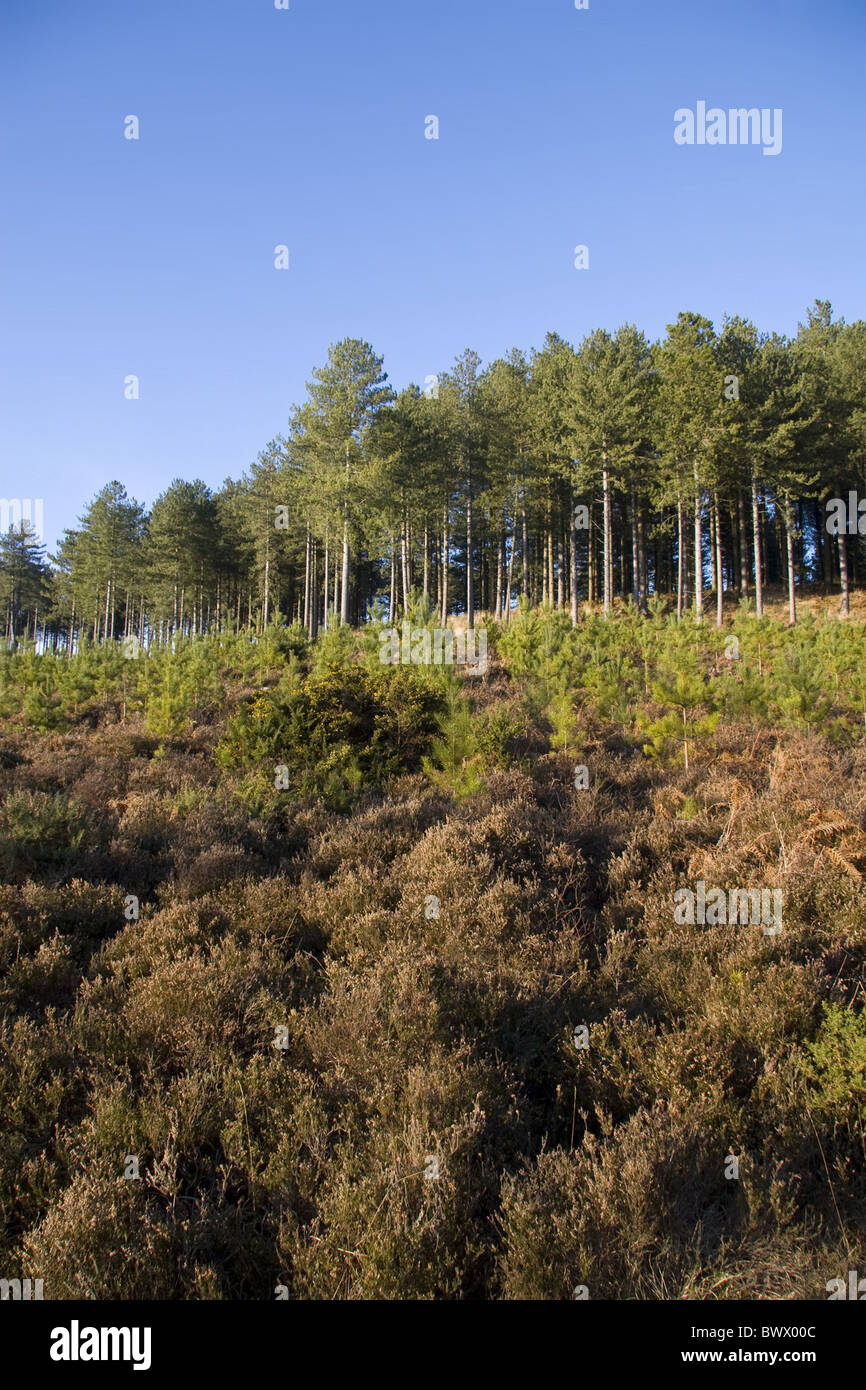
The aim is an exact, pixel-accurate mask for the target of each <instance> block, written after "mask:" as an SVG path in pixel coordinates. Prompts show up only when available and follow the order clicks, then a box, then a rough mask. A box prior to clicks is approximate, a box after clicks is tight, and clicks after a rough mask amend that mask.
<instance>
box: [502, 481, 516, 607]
mask: <svg viewBox="0 0 866 1390" xmlns="http://www.w3.org/2000/svg"><path fill="white" fill-rule="evenodd" d="M514 519H515V522H516V520H517V510H516V508H515V512H514ZM516 549H517V526H516V525H515V526H514V527H513V529H512V532H511V549H510V551H509V552H508V580H507V583H506V585H505V609H504V617H505V621H506V622H509V623H510V622H511V586H512V583H513V579H514V552H515V550H516Z"/></svg>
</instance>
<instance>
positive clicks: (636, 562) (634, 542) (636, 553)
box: [629, 488, 640, 608]
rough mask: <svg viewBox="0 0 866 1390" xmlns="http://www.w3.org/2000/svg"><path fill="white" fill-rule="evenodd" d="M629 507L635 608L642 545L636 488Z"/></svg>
mask: <svg viewBox="0 0 866 1390" xmlns="http://www.w3.org/2000/svg"><path fill="white" fill-rule="evenodd" d="M630 502H631V505H630V507H629V512H630V517H629V520H630V523H631V597H632V602H633V603H634V605H635V607H636V608H637V607H639V606H640V543H639V541H638V534H637V501H636V499H635V492H634V488H632V490H631V498H630Z"/></svg>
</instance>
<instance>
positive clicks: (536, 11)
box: [0, 0, 866, 548]
mask: <svg viewBox="0 0 866 1390" xmlns="http://www.w3.org/2000/svg"><path fill="white" fill-rule="evenodd" d="M864 58H866V3H864V0H820V3H819V2H818V0H727V2H726V3H724V4H722V3H718V4H712V3H703V2H702V0H690V2H689V3H685V2H684V0H683V3H672V2H671V0H656V2H655V3H653V2H652V0H590V6H589V9H588V10H586V11H577V10H575V8H574V3H573V0H524V2H522V3H518V0H368V2H367V3H365V0H291V8H290V10H288V11H277V10H275V8H274V4H273V0H197V3H190V2H189V0H137V2H136V3H117V0H111V2H110V3H108V0H2V4H0V180H2V188H3V211H2V216H0V322H2V333H0V496H5V497H41V498H44V508H45V538H46V541H47V542H48V544H49V548H50V547H51V546H52V545H53V544H54V542H55V541H56V539H57V537H58V536H59V535H60V534H61V532H62V530H63V528H64V527H65V526H70V525H74V523H75V519H76V517H77V516H78V515H79V514H80V512H81V510H82V509H83V507H84V506H85V504H86V503H87V501H88V500H89V499H90V498H91V497H92V495H93V494H94V493H95V492H96V491H97V489H98V488H99V487H101V486H102V485H103V484H104V483H106V482H107V481H109V480H110V479H112V478H119V479H120V480H121V481H122V482H124V483H125V484H126V486H127V488H128V491H129V492H130V494H131V495H132V496H135V497H137V498H138V499H139V500H140V501H142V502H144V503H145V504H147V505H149V504H150V503H152V502H153V500H154V498H155V497H156V496H157V495H158V494H159V492H160V491H162V489H163V488H165V487H166V486H167V484H168V483H169V482H170V481H171V479H172V478H173V477H175V476H181V477H186V478H193V477H201V478H203V479H204V480H205V481H206V482H208V483H210V484H212V485H214V486H216V485H219V484H220V483H221V482H222V480H223V479H224V478H225V477H227V476H233V477H238V476H239V475H240V474H241V472H242V471H243V470H244V469H245V468H246V467H247V466H248V465H249V464H250V463H251V462H252V461H253V459H254V458H255V456H256V454H257V453H258V451H259V449H260V448H262V447H263V446H264V445H265V444H266V443H267V441H268V440H269V439H271V438H272V437H273V436H274V435H275V434H277V433H278V432H280V431H282V430H284V429H285V428H286V425H287V419H288V413H289V409H290V406H291V404H292V403H293V402H296V401H300V400H301V399H302V398H303V395H304V387H305V383H306V381H307V380H308V379H309V376H310V372H311V370H312V368H313V367H314V366H316V365H318V364H319V363H321V362H322V361H323V360H324V358H325V356H326V354H327V349H328V345H329V344H330V343H332V342H335V341H336V340H338V339H339V338H342V337H345V336H347V335H350V336H353V337H360V338H365V339H367V340H368V341H370V342H371V343H372V344H373V345H374V347H375V348H376V349H377V351H378V352H380V353H382V354H383V355H384V357H385V367H386V370H387V371H388V372H389V374H390V377H391V380H392V382H393V383H394V384H395V386H397V387H398V388H399V387H401V386H403V385H405V384H407V383H408V382H409V381H412V380H414V381H417V382H419V383H421V384H423V382H424V378H425V377H426V376H428V375H430V374H433V373H435V372H436V371H438V370H441V369H443V368H446V367H448V366H449V365H450V364H451V362H452V360H453V358H454V357H455V356H456V355H457V354H458V353H459V352H461V351H462V350H463V349H464V348H466V347H473V348H475V349H476V351H478V352H479V353H480V354H481V356H482V358H484V359H485V360H490V359H491V358H493V357H496V356H499V355H501V354H503V353H505V352H506V351H507V350H508V349H509V348H510V347H511V346H513V345H515V344H517V345H519V346H521V347H524V348H529V347H532V346H540V345H541V343H542V342H543V339H544V335H545V333H546V332H547V331H548V330H551V329H555V330H556V331H558V332H559V333H561V334H562V335H563V336H565V337H567V338H569V339H570V340H571V341H579V339H580V338H581V337H582V336H583V335H584V334H585V333H587V332H589V331H590V330H592V329H593V328H595V327H597V326H606V327H610V328H613V327H616V326H617V325H618V324H620V323H622V322H623V321H625V320H629V321H631V322H635V323H637V324H638V326H639V327H641V328H642V329H643V330H644V331H645V332H646V333H647V334H648V336H650V337H656V336H659V335H660V334H662V333H663V332H664V327H665V324H666V323H668V322H670V321H671V320H672V319H673V318H674V317H675V316H676V313H677V312H678V310H680V309H694V310H697V311H699V312H702V313H705V314H707V315H708V316H709V317H710V318H712V319H713V320H714V321H715V322H716V323H717V324H718V325H720V323H721V319H722V315H723V314H724V313H725V312H726V311H727V312H730V313H740V314H743V315H746V316H748V317H751V318H753V319H754V320H755V322H756V323H757V324H758V325H759V327H761V328H774V329H776V330H778V331H779V332H786V333H793V332H795V331H796V326H797V322H798V319H800V318H803V317H804V315H805V310H806V308H807V306H808V305H809V304H811V302H812V300H813V299H815V298H816V297H818V298H822V299H830V300H831V301H832V303H833V306H834V310H835V312H836V314H837V316H839V315H844V317H845V318H847V319H849V320H850V319H855V318H862V317H866V303H864V298H866V278H864V275H863V268H862V261H863V250H862V247H863V227H864V225H866V179H864V151H866V103H864V100H863V96H862V91H863V72H864ZM699 100H705V101H706V102H707V104H708V105H709V106H719V107H722V108H724V109H727V108H729V107H739V106H746V107H752V106H756V107H759V108H764V107H769V108H777V107H778V108H781V109H782V111H783V147H782V152H781V153H780V154H779V155H778V156H776V157H768V156H764V155H763V153H762V150H761V149H760V148H759V147H753V146H725V147H708V146H703V147H700V146H692V147H687V146H686V147H683V146H678V145H677V144H675V142H674V139H673V131H674V112H675V111H676V110H677V109H678V108H681V107H691V108H692V109H694V108H695V107H696V104H697V102H698V101H699ZM128 115H137V116H138V117H139V120H140V139H139V140H137V141H131V140H126V139H125V138H124V118H125V117H126V116H128ZM429 115H436V116H437V117H438V119H439V122H440V128H439V139H438V140H435V141H434V140H427V139H425V118H426V117H427V116H429ZM579 243H580V244H585V245H587V246H588V247H589V253H590V256H589V260H590V265H589V269H588V270H580V271H579V270H576V269H575V268H574V264H573V261H574V247H575V246H576V245H577V244H579ZM279 244H286V245H288V247H289V249H290V259H291V264H290V269H289V270H288V271H278V270H276V269H275V268H274V248H275V246H277V245H279ZM131 374H135V375H137V376H138V377H139V380H140V398H139V399H138V400H137V401H129V400H126V399H125V398H124V381H125V379H126V378H127V377H128V376H129V375H131Z"/></svg>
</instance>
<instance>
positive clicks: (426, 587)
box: [422, 521, 430, 607]
mask: <svg viewBox="0 0 866 1390" xmlns="http://www.w3.org/2000/svg"><path fill="white" fill-rule="evenodd" d="M422 584H423V587H422V593H423V595H424V605H425V607H426V606H427V604H428V603H429V601H430V528H429V526H428V525H427V522H426V521H425V522H424V571H423V580H422Z"/></svg>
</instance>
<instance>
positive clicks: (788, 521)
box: [784, 492, 797, 627]
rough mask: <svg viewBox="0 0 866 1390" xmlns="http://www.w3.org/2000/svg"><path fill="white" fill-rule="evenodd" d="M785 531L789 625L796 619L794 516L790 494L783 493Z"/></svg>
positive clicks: (792, 624)
mask: <svg viewBox="0 0 866 1390" xmlns="http://www.w3.org/2000/svg"><path fill="white" fill-rule="evenodd" d="M784 501H785V532H786V537H787V542H788V622H789V623H790V625H791V627H793V626H794V624H795V623H796V621H797V590H796V587H795V584H794V516H793V513H792V511H791V495H790V493H788V492H786V493H785V498H784Z"/></svg>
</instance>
